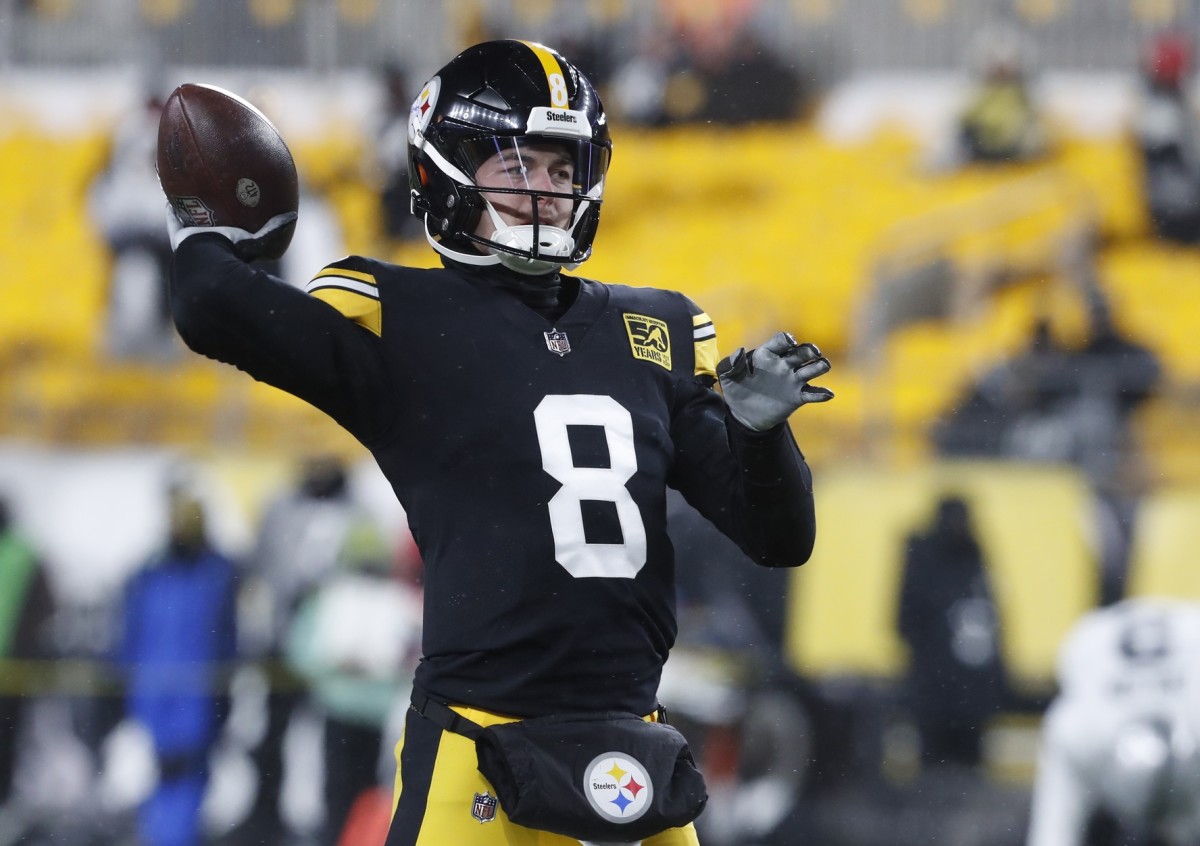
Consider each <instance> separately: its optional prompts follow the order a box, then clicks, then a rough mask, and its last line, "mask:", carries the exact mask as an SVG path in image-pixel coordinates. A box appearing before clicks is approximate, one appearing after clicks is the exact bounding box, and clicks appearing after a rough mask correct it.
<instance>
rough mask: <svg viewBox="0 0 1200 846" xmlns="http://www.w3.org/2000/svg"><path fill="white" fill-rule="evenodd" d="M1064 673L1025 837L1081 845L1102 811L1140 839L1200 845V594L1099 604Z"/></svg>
mask: <svg viewBox="0 0 1200 846" xmlns="http://www.w3.org/2000/svg"><path fill="white" fill-rule="evenodd" d="M1058 674H1059V688H1060V693H1059V696H1058V698H1057V699H1056V700H1055V701H1054V703H1053V704H1052V705H1051V706H1050V709H1049V710H1048V711H1047V714H1046V719H1045V722H1044V724H1043V729H1042V741H1041V751H1040V754H1039V759H1038V769H1037V779H1036V783H1035V786H1034V795H1033V808H1032V816H1031V820H1030V828H1029V837H1028V840H1027V843H1026V846H1081V844H1084V843H1085V842H1086V840H1085V838H1086V837H1087V832H1088V829H1089V825H1090V824H1091V823H1092V822H1093V821H1094V820H1095V819H1096V818H1097V817H1100V816H1106V817H1108V819H1109V822H1110V823H1111V824H1115V825H1116V826H1117V827H1118V828H1119V829H1120V830H1121V831H1122V833H1123V835H1124V836H1125V837H1127V838H1129V837H1132V838H1134V841H1135V842H1137V843H1165V844H1171V846H1192V845H1193V844H1197V843H1200V603H1189V602H1183V601H1178V600H1169V599H1130V600H1125V601H1124V602H1121V603H1118V604H1117V605H1113V606H1109V607H1107V608H1103V609H1100V610H1097V611H1093V612H1091V613H1090V614H1088V615H1087V616H1085V617H1084V618H1083V619H1082V620H1081V621H1080V622H1079V623H1078V624H1076V626H1075V628H1074V629H1072V631H1071V632H1070V634H1069V635H1068V636H1067V638H1066V640H1065V642H1064V643H1063V646H1062V648H1061V651H1060V653H1059V663H1058ZM1121 842H1127V841H1126V840H1122V841H1121Z"/></svg>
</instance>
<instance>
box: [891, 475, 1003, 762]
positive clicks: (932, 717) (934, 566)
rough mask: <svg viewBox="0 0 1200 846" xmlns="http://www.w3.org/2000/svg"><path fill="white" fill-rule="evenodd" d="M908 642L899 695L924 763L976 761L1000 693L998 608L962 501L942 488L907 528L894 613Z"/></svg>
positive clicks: (998, 705) (999, 704) (1000, 700)
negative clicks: (924, 522)
mask: <svg viewBox="0 0 1200 846" xmlns="http://www.w3.org/2000/svg"><path fill="white" fill-rule="evenodd" d="M898 629H899V633H900V637H901V638H902V639H903V640H904V642H905V643H906V644H907V645H908V652H909V669H908V674H907V676H906V678H905V680H904V689H905V693H906V696H905V699H906V702H907V705H908V708H909V710H910V713H911V715H912V717H913V719H914V721H915V723H916V727H917V732H918V735H919V737H920V742H921V758H922V764H923V768H931V767H935V766H938V765H942V764H951V765H958V766H961V767H967V768H972V769H974V768H977V767H979V765H980V764H981V763H982V757H983V756H982V742H983V736H984V732H985V729H986V727H987V722H988V720H989V718H991V717H992V716H994V715H995V714H996V713H998V712H999V711H1000V709H1001V708H1002V707H1003V703H1004V701H1005V698H1006V690H1007V684H1006V680H1005V670H1004V660H1003V653H1002V643H1001V624H1000V615H999V611H998V610H997V607H996V600H995V596H994V594H993V591H992V587H991V583H990V580H989V578H988V573H987V563H986V561H985V559H984V555H983V550H982V549H981V548H980V544H979V540H978V538H977V536H976V532H975V527H974V525H973V523H972V515H971V509H970V505H969V504H968V502H967V501H966V500H965V499H963V498H962V497H960V496H956V495H947V496H945V497H943V498H942V499H941V500H940V501H939V502H938V505H937V510H936V513H935V515H934V518H933V521H932V522H931V523H930V524H929V525H928V526H927V527H926V528H925V529H923V530H921V531H919V532H916V533H914V534H912V535H911V536H910V537H909V538H908V541H907V547H906V550H905V556H904V576H903V581H902V587H901V590H900V608H899V616H898Z"/></svg>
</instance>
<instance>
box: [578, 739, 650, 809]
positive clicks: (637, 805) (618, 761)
mask: <svg viewBox="0 0 1200 846" xmlns="http://www.w3.org/2000/svg"><path fill="white" fill-rule="evenodd" d="M583 794H584V795H585V796H587V798H588V802H589V803H591V806H592V808H593V810H595V811H596V813H597V814H599V815H600V816H601V817H603V818H604V819H606V820H610V821H612V822H615V823H628V822H633V821H634V820H636V819H637V818H638V817H640V816H642V814H644V813H646V811H647V810H648V809H649V807H650V800H651V798H652V797H653V796H654V785H653V784H651V783H650V776H649V774H648V773H647V772H646V768H645V767H643V766H642V765H641V764H640V763H639V762H638V761H637V759H635V758H631V757H629V756H628V755H626V754H624V753H622V752H605V753H604V754H603V755H600V756H599V757H597V758H596V759H595V760H593V761H592V763H591V764H589V765H588V767H587V769H586V770H584V777H583Z"/></svg>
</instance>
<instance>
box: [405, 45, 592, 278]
mask: <svg viewBox="0 0 1200 846" xmlns="http://www.w3.org/2000/svg"><path fill="white" fill-rule="evenodd" d="M611 152H612V142H611V140H610V138H609V131H608V121H607V119H606V117H605V114H604V108H603V106H602V105H601V103H600V98H599V96H598V95H597V93H596V90H595V88H594V87H593V86H592V84H591V82H590V81H588V79H587V77H586V76H584V75H583V74H582V73H581V72H580V71H579V69H578V68H577V67H575V65H573V64H572V63H571V62H570V61H568V60H567V59H566V58H564V57H563V56H561V55H560V54H559V53H557V52H555V51H554V50H552V49H551V48H549V47H546V46H544V45H541V44H536V43H533V42H528V41H517V40H499V41H488V42H485V43H483V44H477V45H475V46H474V47H470V48H468V49H467V50H465V51H463V52H462V53H460V54H459V55H458V56H456V57H455V58H454V59H452V60H451V61H450V62H449V63H447V64H446V65H445V66H444V67H443V68H441V69H440V70H439V71H438V72H437V74H436V75H435V76H434V77H433V79H432V80H431V81H430V82H429V83H428V84H427V85H426V86H425V88H424V90H422V92H421V94H420V96H418V97H417V99H416V101H415V102H414V104H413V107H412V112H411V115H410V120H409V178H410V187H411V190H412V198H413V203H412V207H413V212H414V214H416V215H417V216H418V217H423V218H424V221H425V234H426V238H427V239H428V241H429V243H430V245H431V246H432V247H433V248H434V249H435V250H436V251H437V252H439V253H441V254H442V255H444V256H446V257H448V258H451V259H453V260H455V261H459V262H462V263H465V264H473V265H495V264H502V265H504V266H506V267H508V268H510V269H512V270H516V271H518V272H521V273H527V274H540V273H549V272H553V271H555V270H558V269H559V268H566V269H572V268H575V267H577V266H579V264H581V263H582V262H584V261H586V260H587V258H588V257H589V256H590V255H591V252H592V242H593V240H594V239H595V236H596V229H597V226H598V223H599V217H600V206H601V203H602V202H603V194H604V179H605V176H606V174H607V172H608V163H609V158H610V156H611Z"/></svg>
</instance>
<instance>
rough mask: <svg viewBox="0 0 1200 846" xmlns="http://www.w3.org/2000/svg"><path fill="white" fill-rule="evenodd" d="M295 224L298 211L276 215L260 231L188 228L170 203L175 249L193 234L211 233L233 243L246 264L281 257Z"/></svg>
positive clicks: (170, 231)
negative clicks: (181, 221)
mask: <svg viewBox="0 0 1200 846" xmlns="http://www.w3.org/2000/svg"><path fill="white" fill-rule="evenodd" d="M295 225H296V212H285V213H284V214H277V215H275V216H274V217H273V218H271V219H270V220H268V221H267V222H266V223H265V224H263V227H262V228H261V229H259V230H258V231H257V232H247V231H246V230H245V229H238V228H237V227H235V226H184V225H183V224H182V223H180V222H179V217H178V216H177V215H176V214H175V210H174V209H173V208H172V207H171V204H170V203H167V234H168V235H170V237H171V249H172V250H178V249H179V245H180V244H182V243H183V242H184V241H186V240H187V239H188V238H190V237H192V236H193V235H201V234H203V233H206V232H211V233H213V234H215V235H220V236H221V237H222V238H224V239H225V240H227V241H229V242H230V243H231V244H233V245H234V247H235V249H236V250H237V253H238V255H240V256H241V257H242V258H243V259H245V260H246V261H252V260H254V259H256V258H263V257H266V258H278V257H279V256H280V255H282V254H283V251H284V250H285V249H287V245H288V242H290V241H291V239H292V231H293V230H294V229H295ZM281 247H282V249H281Z"/></svg>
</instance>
